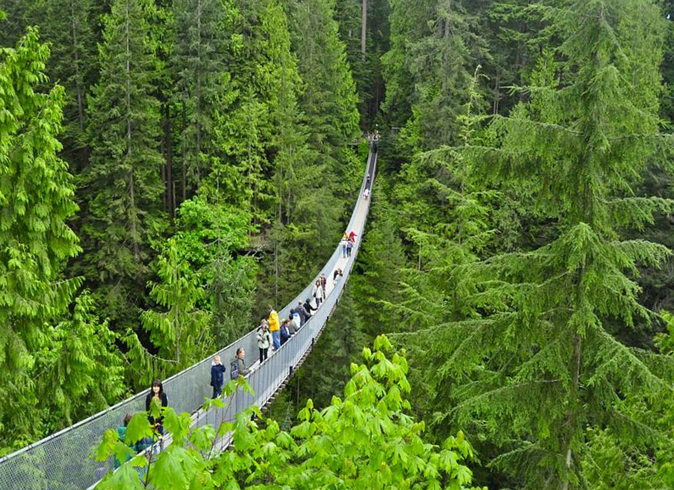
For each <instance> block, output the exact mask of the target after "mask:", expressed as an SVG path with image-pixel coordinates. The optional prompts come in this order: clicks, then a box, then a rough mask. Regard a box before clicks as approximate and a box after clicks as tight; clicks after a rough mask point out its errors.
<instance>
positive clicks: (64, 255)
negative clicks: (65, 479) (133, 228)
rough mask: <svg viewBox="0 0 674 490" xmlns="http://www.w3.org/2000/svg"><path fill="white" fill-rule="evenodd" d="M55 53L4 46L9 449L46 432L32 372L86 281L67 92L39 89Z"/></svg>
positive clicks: (2, 408) (1, 195)
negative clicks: (66, 123)
mask: <svg viewBox="0 0 674 490" xmlns="http://www.w3.org/2000/svg"><path fill="white" fill-rule="evenodd" d="M48 58H49V49H48V47H47V46H45V45H43V44H40V43H39V40H38V33H37V31H36V30H34V29H29V30H28V32H27V34H26V35H25V36H24V37H23V38H21V40H20V41H19V43H18V44H17V47H16V48H15V49H11V48H1V49H0V207H1V208H2V211H1V212H2V224H1V225H0V229H1V233H0V304H2V307H1V308H0V325H1V326H0V366H1V367H2V369H3V371H4V373H5V374H4V375H3V382H2V383H0V399H1V400H2V401H1V402H0V424H1V426H2V428H3V430H2V434H3V437H2V438H0V442H1V443H2V445H3V446H5V445H6V444H8V443H11V442H12V441H16V440H17V439H18V440H20V439H21V438H22V437H27V438H32V437H34V436H35V435H37V434H38V433H39V430H40V425H39V423H38V422H37V420H36V418H37V415H38V414H37V413H36V412H35V411H32V412H31V411H29V410H26V409H25V407H26V406H30V405H32V404H33V403H35V401H36V398H35V391H34V389H35V386H34V379H33V378H32V376H31V374H30V373H31V371H32V370H33V369H34V367H35V355H36V354H37V353H38V352H39V351H40V349H42V348H45V347H46V346H48V345H49V340H50V339H49V336H48V335H47V333H46V332H45V330H44V326H45V323H47V322H49V321H52V320H53V319H54V318H57V317H59V316H61V315H63V314H64V313H65V312H66V308H67V307H68V305H69V304H70V302H71V301H72V298H73V295H74V293H75V290H76V288H77V287H78V285H79V284H80V282H81V281H80V279H64V278H63V277H62V275H61V271H62V269H63V266H64V264H65V261H66V260H68V259H69V258H71V257H73V256H75V255H76V254H77V253H78V252H79V250H80V248H79V246H78V240H77V237H76V236H75V234H74V233H73V231H72V230H71V229H70V228H69V227H68V225H67V223H66V221H67V220H68V219H69V218H71V217H72V216H73V215H74V214H75V212H76V211H77V205H76V204H75V202H74V185H73V183H72V177H71V175H70V174H69V173H68V166H67V164H66V163H65V162H64V161H63V160H61V159H60V158H59V157H58V151H59V150H60V148H61V145H60V143H59V141H58V139H57V137H58V134H59V132H60V131H61V119H62V107H63V90H62V89H61V88H60V87H58V86H56V87H53V88H51V89H50V90H48V91H44V90H40V89H38V87H39V86H40V85H44V84H47V83H48V79H47V77H46V76H45V74H44V69H45V64H46V62H47V59H48Z"/></svg>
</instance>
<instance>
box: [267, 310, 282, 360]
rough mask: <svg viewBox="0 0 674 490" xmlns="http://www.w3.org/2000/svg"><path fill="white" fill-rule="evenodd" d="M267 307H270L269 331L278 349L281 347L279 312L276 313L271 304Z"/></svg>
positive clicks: (275, 347)
mask: <svg viewBox="0 0 674 490" xmlns="http://www.w3.org/2000/svg"><path fill="white" fill-rule="evenodd" d="M267 308H269V320H268V321H269V331H270V332H271V338H272V339H273V341H274V350H276V349H279V348H280V347H281V333H280V330H281V325H279V322H278V313H276V310H275V309H274V308H273V307H272V305H269V306H268V307H267Z"/></svg>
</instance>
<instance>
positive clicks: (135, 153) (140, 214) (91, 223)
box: [81, 0, 162, 326]
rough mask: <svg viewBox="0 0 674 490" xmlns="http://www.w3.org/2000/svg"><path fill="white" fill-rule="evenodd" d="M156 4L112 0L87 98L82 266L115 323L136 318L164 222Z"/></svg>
mask: <svg viewBox="0 0 674 490" xmlns="http://www.w3.org/2000/svg"><path fill="white" fill-rule="evenodd" d="M152 8H153V7H152V5H151V4H150V3H149V2H147V1H146V0H117V1H115V2H114V4H113V5H112V10H111V12H110V14H109V15H107V16H105V21H104V24H105V32H104V43H103V45H102V46H100V63H101V77H100V81H99V83H98V84H97V85H96V87H95V88H94V94H93V96H92V97H91V98H90V102H89V107H90V110H89V111H90V117H91V121H90V127H89V133H90V138H91V149H92V150H91V151H92V154H91V162H90V164H89V165H88V167H87V168H86V169H85V171H84V173H83V175H82V179H81V189H82V196H83V198H84V199H85V200H86V203H87V207H86V208H85V213H84V215H83V227H82V231H83V233H84V242H83V243H84V247H85V255H84V262H85V273H86V276H87V279H88V280H89V281H90V282H91V284H93V285H96V286H97V287H96V289H95V293H96V296H97V297H98V298H99V301H100V303H101V305H102V307H103V312H104V313H105V314H106V315H107V316H109V317H110V318H111V319H112V320H113V325H116V324H117V323H118V322H121V323H122V324H126V326H129V325H130V324H131V323H135V322H136V321H137V315H138V312H139V311H138V310H139V307H142V304H143V302H144V300H143V289H144V285H145V282H146V279H147V274H148V268H147V264H148V263H149V261H150V260H151V256H150V249H149V240H150V237H151V236H152V235H153V234H155V233H157V232H158V230H159V229H160V227H161V223H162V215H161V193H162V187H161V180H160V166H161V163H162V158H161V155H160V154H159V152H158V151H157V147H158V139H159V130H160V128H159V114H158V101H157V99H156V98H155V96H154V95H153V93H154V80H155V76H156V73H155V67H156V63H155V58H154V51H153V46H152V44H151V43H150V42H149V38H148V35H149V30H148V23H147V20H146V19H147V16H148V14H149V10H150V9H152Z"/></svg>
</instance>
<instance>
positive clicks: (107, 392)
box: [35, 292, 124, 432]
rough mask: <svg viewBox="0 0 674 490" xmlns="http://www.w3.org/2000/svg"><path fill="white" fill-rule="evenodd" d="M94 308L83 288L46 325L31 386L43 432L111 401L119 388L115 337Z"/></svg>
mask: <svg viewBox="0 0 674 490" xmlns="http://www.w3.org/2000/svg"><path fill="white" fill-rule="evenodd" d="M94 308H95V305H94V303H93V301H92V299H91V296H90V295H89V293H88V292H85V293H83V294H81V295H80V296H78V297H77V298H76V300H75V304H74V307H73V308H72V315H68V317H67V318H65V319H64V320H63V321H61V322H60V323H58V324H57V325H56V326H55V327H54V328H52V329H50V330H49V331H48V334H49V337H50V342H49V348H48V349H44V350H43V353H42V355H41V356H40V358H39V359H38V360H37V363H36V369H35V372H37V373H41V374H40V376H39V383H38V385H37V386H36V391H37V394H38V398H39V400H41V403H40V410H42V411H43V412H44V415H43V416H44V419H45V424H46V427H47V429H48V431H49V432H53V431H56V430H59V429H61V428H63V427H64V426H67V425H72V424H73V423H74V422H76V421H79V420H82V419H84V418H86V417H88V416H89V415H91V414H92V413H95V412H97V411H100V410H103V409H105V408H107V407H108V406H110V405H114V404H115V403H116V402H117V401H118V400H119V398H120V397H121V395H122V394H123V393H124V383H123V381H124V378H123V372H124V369H123V366H122V358H121V356H120V355H119V353H118V352H117V348H116V347H115V339H116V337H115V335H114V334H113V333H112V332H111V331H110V330H109V329H108V324H107V322H105V321H104V322H101V321H100V320H99V318H98V317H97V316H96V314H95V313H94Z"/></svg>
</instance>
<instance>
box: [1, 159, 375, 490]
mask: <svg viewBox="0 0 674 490" xmlns="http://www.w3.org/2000/svg"><path fill="white" fill-rule="evenodd" d="M375 169H376V152H375V151H374V150H373V148H371V151H370V155H369V157H368V162H367V171H366V173H369V174H370V175H371V177H372V179H373V178H374V173H375ZM370 185H371V184H370ZM365 187H366V177H365V176H364V177H363V182H362V184H361V188H360V191H359V197H358V201H357V202H356V205H355V207H354V210H353V213H352V215H351V220H350V221H349V225H348V227H347V230H353V231H354V232H355V233H356V234H357V235H358V236H359V239H358V240H356V243H355V246H354V249H353V251H352V259H351V260H349V261H348V262H347V263H346V264H345V266H344V268H343V273H344V277H343V278H342V280H341V281H339V282H338V283H336V284H335V286H334V288H333V289H332V291H331V292H330V294H329V295H328V297H327V298H326V300H325V302H324V304H322V305H321V307H320V308H319V309H318V311H316V312H315V313H314V315H313V316H312V318H311V319H310V320H309V321H308V322H307V323H306V324H305V325H304V326H303V327H302V328H301V329H300V331H299V332H298V333H297V334H295V335H294V336H293V337H292V338H291V339H290V340H289V341H288V342H287V343H286V344H285V345H284V346H283V347H282V348H281V349H279V351H278V352H276V353H274V354H273V355H272V356H270V358H269V359H268V360H267V361H266V362H265V363H263V364H262V365H261V366H260V367H259V368H258V369H256V370H255V371H253V372H252V373H251V374H250V375H249V376H248V378H247V380H248V382H249V384H251V386H252V387H253V389H254V394H249V393H243V392H242V391H241V390H239V391H237V393H235V395H234V396H233V399H232V400H230V402H232V403H228V405H230V406H229V407H226V408H225V409H212V410H210V411H208V412H203V411H200V410H199V409H200V407H201V406H202V405H203V403H204V400H205V399H206V398H207V397H210V395H211V387H210V386H209V380H210V367H211V360H212V358H213V356H214V355H215V354H219V355H220V356H221V357H222V359H223V363H224V364H225V366H227V368H228V369H229V362H228V361H229V360H232V359H233V358H234V355H235V352H236V349H237V348H238V347H243V348H244V349H246V351H247V352H249V353H250V355H249V359H252V358H254V357H255V354H256V353H257V352H258V349H257V339H256V334H255V329H253V330H252V331H251V332H249V333H248V334H246V335H244V336H243V337H241V338H240V339H238V340H236V341H235V342H233V343H232V344H230V345H228V346H227V347H225V348H223V349H220V350H219V351H218V352H215V353H213V354H212V355H210V356H208V357H207V358H206V359H204V360H202V361H200V362H198V363H196V364H194V365H193V366H191V367H189V368H187V369H185V370H183V371H181V372H180V373H177V374H175V375H174V376H172V377H170V378H168V379H167V380H166V381H165V382H164V389H165V391H166V393H167V394H168V397H169V404H170V405H171V406H172V407H173V408H175V409H176V411H178V412H189V413H194V414H195V415H194V417H195V423H196V424H197V425H199V426H200V425H204V424H206V423H210V424H214V425H218V424H219V423H220V422H222V421H223V420H233V419H234V417H235V415H236V413H238V412H240V411H241V410H243V409H244V408H245V407H247V406H250V405H253V404H254V405H258V406H263V405H264V404H265V403H267V401H268V400H269V399H270V397H271V396H272V395H273V394H274V393H275V392H276V391H277V390H278V389H279V387H280V386H281V385H282V383H283V382H284V381H285V379H286V378H288V377H289V375H290V370H291V368H292V367H294V366H297V363H298V362H299V361H300V360H301V359H302V357H303V356H304V355H305V354H306V353H307V351H308V350H309V349H310V348H311V346H312V344H313V342H315V339H316V338H317V337H318V336H319V335H320V332H321V331H322V329H323V328H324V327H325V324H326V322H327V320H328V318H329V316H330V314H331V313H332V311H333V310H334V308H335V306H336V304H337V302H338V300H339V297H340V296H341V294H342V291H343V289H344V286H345V284H346V281H347V279H348V277H349V274H350V272H351V269H352V267H353V264H354V262H355V258H356V256H357V253H358V250H359V248H360V243H361V240H360V237H362V234H363V229H364V227H365V222H366V219H367V213H368V210H369V204H370V203H369V199H365V198H364V197H363V193H364V190H365ZM340 257H341V250H340V247H339V246H338V247H337V248H336V249H335V251H334V253H333V254H332V256H331V257H330V259H329V260H328V262H327V263H326V264H325V266H324V267H323V269H321V271H320V272H319V274H318V275H317V276H316V277H315V278H314V279H313V280H312V282H311V283H309V285H308V286H307V287H306V288H304V290H303V291H302V292H301V293H300V294H298V295H297V296H296V297H295V298H294V299H293V301H291V302H290V304H288V305H287V306H286V307H285V308H283V309H282V310H281V311H279V316H280V317H281V318H284V317H285V318H287V317H288V314H289V311H290V309H291V308H294V307H295V306H296V305H297V303H298V301H299V300H303V299H306V298H307V297H309V296H310V293H311V289H312V286H313V283H314V282H315V280H316V279H317V278H318V277H319V276H320V274H321V273H325V274H326V276H328V278H329V279H328V280H329V281H331V280H332V277H331V274H330V273H331V272H332V270H333V269H334V268H335V265H336V264H337V263H338V261H339V260H340ZM227 374H228V373H227ZM227 374H226V375H227ZM148 391H149V390H144V391H142V392H140V393H138V394H136V395H135V396H133V397H131V398H128V399H126V400H124V401H122V402H120V403H118V404H116V405H114V406H112V407H110V408H108V409H106V410H104V411H102V412H100V413H97V414H95V415H93V416H91V417H89V418H87V419H85V420H82V421H80V422H78V423H77V424H75V425H73V426H71V427H68V428H66V429H63V430H61V431H59V432H57V433H55V434H53V435H51V436H49V437H47V438H45V439H42V440H40V441H38V442H36V443H34V444H31V445H29V446H27V447H25V448H23V449H21V450H19V451H17V452H15V453H12V454H10V455H8V456H5V457H3V458H1V459H0V489H2V490H5V489H7V490H13V489H16V490H84V489H87V488H89V487H91V486H92V485H94V484H95V483H96V482H97V481H98V480H100V479H101V478H102V476H103V475H104V474H105V473H107V471H109V469H110V467H109V464H101V463H95V462H94V461H93V460H92V454H93V451H94V449H95V448H96V447H97V446H98V444H99V443H100V440H101V437H102V435H103V433H104V432H105V431H106V430H108V429H110V428H114V427H118V426H119V425H120V424H121V421H122V419H123V418H124V415H125V414H127V413H133V412H137V411H142V410H145V397H146V395H147V393H148ZM202 412H203V413H202Z"/></svg>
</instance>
